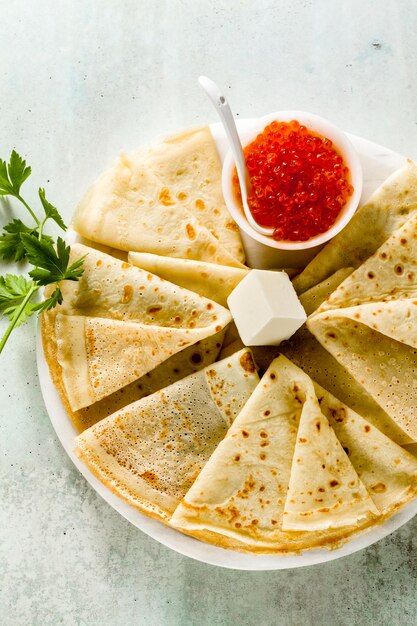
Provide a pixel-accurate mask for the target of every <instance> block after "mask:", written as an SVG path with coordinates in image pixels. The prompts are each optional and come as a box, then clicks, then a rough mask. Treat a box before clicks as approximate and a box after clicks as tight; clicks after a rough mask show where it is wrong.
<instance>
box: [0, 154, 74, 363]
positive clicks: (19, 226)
mask: <svg viewBox="0 0 417 626" xmlns="http://www.w3.org/2000/svg"><path fill="white" fill-rule="evenodd" d="M30 174H31V168H30V167H28V166H27V165H26V161H25V160H24V159H22V157H21V156H19V155H18V154H17V152H16V151H15V150H13V152H12V154H11V156H10V159H9V163H6V161H3V160H2V159H0V196H7V195H9V196H14V197H15V198H17V199H18V200H19V202H21V203H22V204H23V205H24V206H25V208H26V209H27V211H28V212H29V213H30V215H31V216H32V219H33V221H34V222H35V225H34V226H28V225H27V224H25V223H24V222H22V220H20V219H14V220H12V221H11V222H10V223H9V224H7V225H6V226H4V229H3V232H2V234H1V235H0V258H2V259H5V260H6V261H11V260H13V261H21V260H23V259H25V260H26V261H28V262H29V263H31V264H32V265H33V266H34V268H33V269H32V270H31V271H30V272H29V276H30V279H29V278H25V277H24V276H16V275H14V274H6V275H5V276H0V314H3V315H8V316H9V319H10V323H9V325H8V327H7V328H6V332H5V333H4V335H3V337H1V338H0V353H1V351H2V350H3V348H4V346H5V344H6V342H7V340H8V338H9V336H10V334H11V333H12V331H13V330H14V328H16V327H17V326H20V324H22V323H23V322H24V321H26V319H27V318H28V317H30V316H31V315H33V314H34V313H41V312H42V311H49V310H50V309H52V308H53V307H55V306H56V305H57V304H62V299H63V296H62V292H61V289H60V288H59V286H58V285H56V283H59V282H60V281H61V280H74V281H77V280H78V279H79V278H80V276H81V275H82V273H83V271H84V270H83V267H82V265H83V262H84V257H83V258H81V259H78V260H77V261H75V263H73V264H72V265H69V262H70V246H68V245H66V243H65V241H64V240H63V239H61V237H58V239H57V241H56V245H55V242H54V240H53V239H52V237H50V236H49V235H45V234H44V232H43V229H44V226H45V223H46V222H47V221H48V220H49V219H51V220H54V222H56V224H58V226H59V227H60V228H62V230H67V227H66V225H65V222H64V220H63V219H62V217H61V215H60V214H59V212H58V210H57V209H56V207H54V206H53V205H52V204H51V203H50V202H49V201H48V200H47V199H46V194H45V189H43V188H42V187H40V188H39V190H38V193H39V199H40V201H41V203H42V207H43V210H44V213H45V217H44V218H43V219H38V217H37V215H36V214H35V212H34V211H33V210H32V209H31V207H30V206H29V205H28V203H27V202H26V200H25V199H24V198H22V196H21V195H20V188H21V186H22V184H23V183H24V182H25V180H26V179H27V178H28V176H30ZM44 285H54V287H55V288H52V289H51V290H49V293H50V294H51V295H50V296H49V297H48V298H46V300H44V301H42V302H36V301H35V302H34V301H33V296H34V295H35V294H36V293H37V291H38V290H39V289H40V287H41V286H44ZM48 295H49V294H48Z"/></svg>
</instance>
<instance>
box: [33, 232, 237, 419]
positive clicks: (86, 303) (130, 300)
mask: <svg viewBox="0 0 417 626" xmlns="http://www.w3.org/2000/svg"><path fill="white" fill-rule="evenodd" d="M84 255H85V260H84V273H83V275H82V277H81V278H80V280H79V281H78V282H72V281H63V282H62V283H61V284H60V287H61V290H62V293H63V297H64V300H63V303H62V305H60V306H57V307H55V308H54V309H52V310H51V311H48V312H47V313H46V314H44V321H43V324H42V330H43V340H44V346H45V354H46V356H47V359H48V364H49V367H50V370H51V372H52V375H53V377H54V380H55V382H56V383H57V385H58V388H60V390H61V395H63V396H65V401H66V402H68V400H69V401H70V405H72V406H71V410H74V409H75V408H80V406H81V405H80V404H79V402H78V401H77V402H76V401H75V397H73V392H72V391H71V389H70V387H71V388H72V389H73V390H74V383H73V382H72V383H71V380H70V378H71V377H68V376H67V377H65V378H66V382H67V383H68V389H67V390H66V393H64V389H65V385H64V387H63V386H62V384H60V381H61V382H62V380H63V379H62V370H61V366H60V364H59V360H60V359H61V361H63V359H62V356H61V357H59V355H58V354H57V343H58V342H60V346H61V350H62V351H63V352H64V353H65V355H67V354H68V349H67V348H68V347H69V346H71V341H74V345H75V342H76V337H77V333H76V332H73V333H72V335H71V337H72V338H71V337H70V335H69V334H67V332H66V330H65V331H63V329H62V328H61V327H62V324H61V325H60V326H59V327H58V328H57V329H56V328H55V319H56V316H57V315H58V314H59V313H63V314H65V315H66V316H85V317H90V318H93V317H94V318H102V319H108V320H116V321H118V322H137V323H139V324H141V325H146V326H150V327H152V328H154V327H155V326H157V327H158V328H160V330H159V331H157V332H156V333H155V334H154V335H153V336H152V335H150V334H149V331H147V332H148V337H149V340H150V341H151V343H152V346H153V347H150V351H151V352H152V349H155V346H154V338H155V337H156V336H157V335H158V337H159V340H160V342H159V346H160V348H159V350H158V352H159V354H158V353H156V354H155V355H153V357H154V359H153V361H149V359H148V361H147V366H149V367H150V366H151V365H152V367H151V369H153V367H156V366H157V365H158V364H159V363H160V362H161V359H160V356H161V355H162V354H165V355H166V354H168V355H172V354H174V352H175V351H178V350H183V349H187V345H190V344H193V343H196V342H197V341H201V340H204V339H205V338H208V337H211V336H213V337H214V336H216V340H215V341H214V342H213V344H212V345H211V344H210V345H209V346H206V347H205V348H204V351H206V350H207V354H204V355H203V356H202V355H201V354H198V353H195V354H194V352H192V354H191V355H189V354H188V353H187V354H186V355H185V356H184V359H180V362H181V365H180V367H178V363H177V361H175V364H173V367H172V368H168V370H166V372H165V373H168V380H167V377H166V376H165V373H164V374H163V375H162V373H161V386H162V384H163V383H164V380H166V382H172V378H171V380H169V378H170V377H171V375H172V373H173V374H174V375H175V374H176V372H175V370H177V369H181V370H182V376H184V375H186V374H189V373H191V372H192V371H195V367H193V365H195V366H200V367H202V366H203V365H207V364H208V363H209V362H210V359H209V360H207V358H206V357H207V356H211V360H214V359H215V358H216V356H217V355H218V353H219V350H220V348H221V340H222V339H221V337H219V335H220V333H221V331H222V330H223V329H224V328H225V326H226V325H227V324H228V323H229V322H230V320H231V315H230V313H229V311H227V309H225V308H224V307H222V306H220V305H219V304H217V303H215V302H212V301H211V300H208V299H206V298H203V297H201V296H199V295H198V294H195V293H193V292H191V291H188V290H186V289H183V288H181V287H178V286H177V285H174V284H172V283H169V282H168V281H165V280H163V279H161V278H159V277H158V276H155V275H153V274H151V273H149V272H146V271H144V270H141V269H139V268H136V267H133V266H132V265H130V264H128V263H125V262H122V261H120V260H118V259H115V258H113V257H111V256H109V255H107V254H104V253H102V252H99V251H97V250H93V249H91V248H87V247H86V246H83V245H80V244H74V245H73V246H72V248H71V262H74V261H75V260H77V259H79V258H80V257H82V256H84ZM61 319H62V318H61ZM78 323H80V322H78ZM89 324H90V326H91V322H90V323H89ZM95 325H96V327H97V328H98V326H100V328H101V329H104V327H105V326H106V324H105V323H104V322H103V321H102V322H100V323H99V322H95ZM110 326H111V327H112V328H113V329H114V328H115V326H117V324H116V325H114V324H113V325H111V324H107V327H110ZM136 330H138V329H136ZM101 334H102V335H103V332H102V333H101ZM182 334H184V335H186V336H187V338H186V339H185V337H184V339H181V338H180V335H182ZM81 336H83V335H79V341H81V339H80V337H81ZM144 337H145V334H144V332H143V330H142V344H143V339H144ZM162 337H164V341H165V340H166V341H168V344H167V345H165V346H164V345H161V341H162ZM175 337H176V338H177V339H178V342H176V340H175ZM219 339H220V345H217V344H218V343H219ZM181 341H182V342H183V346H182V347H181V346H180V342H181ZM84 345H85V344H84ZM102 345H103V344H102ZM174 345H175V346H176V348H175V350H174V349H173V346H174ZM65 346H66V347H65ZM136 347H138V344H137V342H136ZM117 349H119V346H117ZM82 354H85V350H84V352H83V353H82ZM126 355H128V353H127V352H126ZM151 356H152V355H151ZM190 356H192V357H193V358H194V356H195V360H194V361H193V364H192V366H191V369H190V367H188V359H189V357H190ZM73 357H75V358H77V359H78V364H79V363H80V361H79V359H80V355H79V354H77V355H76V354H75V353H74V354H73ZM66 358H67V356H65V359H66ZM142 361H143V362H142V366H143V364H144V362H145V361H144V359H142ZM171 370H173V371H171ZM148 371H150V370H148ZM130 373H132V370H130ZM179 376H181V374H180V375H179ZM179 376H178V377H179ZM174 379H175V376H174ZM130 380H132V378H130V379H129V381H130ZM64 382H65V381H64ZM119 382H120V381H119ZM124 384H127V383H124ZM153 390H155V389H153ZM102 391H103V389H102ZM107 391H108V393H112V392H113V391H115V388H114V387H113V388H111V390H110V387H109V389H108V390H107ZM86 400H87V398H86V396H84V402H85V401H86ZM83 406H85V405H84V404H83Z"/></svg>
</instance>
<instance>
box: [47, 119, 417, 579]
mask: <svg viewBox="0 0 417 626" xmlns="http://www.w3.org/2000/svg"><path fill="white" fill-rule="evenodd" d="M245 122H246V120H239V125H242V126H244V124H245ZM210 130H211V132H212V134H213V137H214V139H215V141H216V143H217V142H218V141H219V137H220V136H219V130H218V124H212V125H210ZM349 137H350V138H351V139H352V140H353V141H354V143H359V144H362V145H366V146H367V147H368V148H369V149H370V150H373V152H375V158H378V157H383V156H387V157H391V158H392V160H393V162H394V161H395V159H397V161H398V162H399V161H400V160H402V161H405V157H402V156H401V155H399V154H397V153H395V152H393V151H392V150H390V149H389V148H385V147H383V146H381V145H379V144H375V143H374V142H370V141H368V140H366V139H363V138H361V137H356V136H355V135H351V134H349ZM220 139H221V137H220ZM219 153H220V156H221V158H222V152H221V149H219ZM378 182H379V181H378ZM36 364H37V370H38V378H39V384H40V389H41V393H42V397H43V401H44V404H45V408H46V412H47V414H48V417H49V419H50V421H51V424H52V427H53V429H54V430H55V433H56V435H57V437H58V439H59V441H60V443H61V445H62V447H63V448H64V450H65V452H66V453H67V455H68V456H69V458H70V459H71V461H72V462H73V464H74V465H75V467H76V468H77V469H78V471H79V472H80V473H81V474H82V475H83V476H84V478H85V479H86V480H87V482H88V483H89V484H90V486H91V487H92V488H93V489H94V491H96V492H97V493H98V494H99V495H100V496H101V497H102V498H103V499H104V500H105V501H106V502H107V504H109V505H110V506H111V507H112V508H113V509H114V510H115V511H117V512H118V513H119V514H120V515H122V517H124V518H125V519H126V520H128V521H129V522H130V523H131V524H133V525H134V526H135V527H136V528H138V529H139V530H141V531H142V532H144V533H145V534H147V535H148V536H149V537H151V538H152V539H154V540H156V541H158V542H159V543H161V544H162V545H164V546H166V547H167V548H170V549H171V550H174V551H175V552H178V553H179V554H182V555H183V556H187V557H189V558H192V559H194V560H196V561H200V562H202V563H206V564H208V565H216V566H218V567H223V568H226V569H235V570H246V571H274V570H285V569H296V568H299V567H306V566H310V565H318V564H321V563H326V562H330V561H334V560H336V559H339V558H342V557H344V556H348V555H350V554H354V553H355V552H358V551H360V550H363V549H364V548H367V547H369V546H371V545H373V544H374V543H376V542H377V541H380V540H381V539H383V538H385V537H387V536H388V535H390V534H391V533H393V532H395V531H396V530H398V529H399V528H401V527H402V526H404V525H405V524H406V523H407V522H409V521H410V520H411V519H412V518H413V517H414V516H415V515H417V498H416V499H414V500H413V501H411V502H409V503H408V504H406V505H405V506H404V507H403V508H402V509H401V510H400V511H399V512H397V513H396V514H394V515H393V516H391V517H390V518H389V519H387V520H386V521H385V522H383V523H382V524H380V525H378V526H374V527H371V528H370V529H369V530H367V531H365V532H363V533H361V534H359V535H358V536H357V537H354V538H353V539H352V540H351V541H349V542H348V543H346V544H344V545H342V546H340V547H339V548H334V549H332V550H329V549H327V548H315V549H312V550H307V551H305V552H302V553H300V554H288V555H280V554H250V553H245V552H238V551H234V550H227V549H225V548H221V547H218V546H214V545H212V544H208V543H205V542H202V541H200V540H198V539H195V538H194V537H191V536H189V535H185V534H183V533H181V532H180V531H178V530H176V529H174V528H171V527H169V526H167V525H166V524H163V523H162V522H161V521H159V520H157V519H154V518H151V517H148V516H147V515H145V514H144V513H142V512H141V511H140V510H139V509H137V508H136V507H134V506H133V505H130V504H128V503H127V502H126V501H125V500H123V499H122V498H120V497H119V496H117V495H116V494H115V493H113V492H112V491H111V490H110V489H109V488H108V487H107V486H105V485H104V484H103V483H101V482H100V481H99V479H98V478H97V477H96V476H94V474H92V472H90V470H89V469H88V468H87V466H86V465H84V463H82V461H81V460H80V459H79V458H78V457H77V456H76V455H75V452H74V449H73V441H74V437H75V436H76V434H78V433H77V431H76V429H75V427H74V425H73V424H72V422H71V420H70V418H69V417H68V415H67V413H66V411H65V408H64V405H63V403H62V401H61V398H60V397H59V394H58V391H57V389H56V388H55V385H54V384H53V381H52V378H51V375H50V372H49V367H48V365H47V362H46V359H45V354H44V350H43V343H42V333H41V320H40V319H39V321H38V325H37V335H36ZM70 441H71V442H72V443H71V444H70Z"/></svg>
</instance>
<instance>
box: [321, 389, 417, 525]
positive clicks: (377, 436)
mask: <svg viewBox="0 0 417 626" xmlns="http://www.w3.org/2000/svg"><path fill="white" fill-rule="evenodd" d="M314 387H315V390H316V395H317V397H318V400H319V404H320V409H321V411H322V413H323V414H324V415H325V416H326V417H327V419H328V420H329V423H330V425H331V426H332V428H333V430H334V432H335V433H336V436H337V438H338V440H339V441H340V443H341V445H342V446H343V449H344V451H345V452H346V454H347V455H348V457H349V459H350V462H351V463H352V465H353V467H354V468H355V470H356V472H357V474H358V476H359V478H360V479H361V481H362V483H363V484H364V485H365V487H366V489H367V490H368V492H369V495H370V496H371V498H372V500H373V501H374V502H375V504H376V506H377V507H378V510H379V511H380V512H381V514H383V515H385V516H386V515H391V514H392V513H393V512H394V511H395V510H396V509H398V508H400V507H401V506H402V505H403V504H404V503H405V502H408V501H409V500H410V499H411V498H413V497H414V496H415V495H416V494H417V459H416V458H415V457H414V456H413V455H412V454H410V452H409V451H406V450H404V449H403V448H401V447H400V446H399V445H397V444H396V443H394V442H393V441H392V440H391V439H390V438H389V437H386V436H385V435H384V434H383V433H381V432H380V431H379V430H378V429H377V428H375V427H374V426H373V425H372V424H370V423H369V422H368V421H367V420H365V419H364V418H363V417H361V416H360V415H358V413H355V412H354V411H352V410H351V409H349V408H348V407H347V406H346V405H344V404H343V402H340V400H337V399H336V398H335V397H334V396H332V395H331V394H330V393H328V392H327V391H325V390H324V389H323V388H322V387H320V386H319V385H317V384H315V385H314Z"/></svg>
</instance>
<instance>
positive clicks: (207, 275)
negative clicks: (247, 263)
mask: <svg viewBox="0 0 417 626" xmlns="http://www.w3.org/2000/svg"><path fill="white" fill-rule="evenodd" d="M129 263H132V264H133V265H136V267H141V268H142V269H144V270H147V271H148V272H152V273H153V274H157V275H158V276H160V277H161V278H164V279H165V280H169V281H171V282H172V283H175V284H176V285H180V287H184V288H185V289H190V290H191V291H195V292H196V293H199V294H200V295H201V296H204V297H205V298H209V299H210V300H214V302H218V303H219V304H221V305H222V306H226V307H227V298H228V297H229V295H230V294H231V292H232V291H233V289H234V288H235V287H236V285H238V284H239V283H240V281H241V280H242V278H244V277H245V276H246V274H247V273H248V272H249V270H248V269H241V268H238V267H229V266H227V265H218V264H216V263H205V262H203V261H194V260H191V259H173V258H169V257H164V256H160V255H158V254H148V253H146V252H129Z"/></svg>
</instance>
